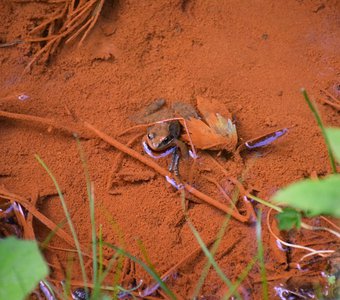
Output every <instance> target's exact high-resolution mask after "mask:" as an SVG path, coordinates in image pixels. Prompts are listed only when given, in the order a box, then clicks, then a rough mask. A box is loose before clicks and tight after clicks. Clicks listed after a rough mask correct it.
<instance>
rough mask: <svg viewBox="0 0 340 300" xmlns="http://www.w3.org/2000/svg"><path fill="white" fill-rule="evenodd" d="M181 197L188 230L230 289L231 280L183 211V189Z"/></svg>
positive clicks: (238, 296)
mask: <svg viewBox="0 0 340 300" xmlns="http://www.w3.org/2000/svg"><path fill="white" fill-rule="evenodd" d="M181 198H182V208H183V213H184V216H185V219H186V221H187V224H188V226H189V228H190V230H191V231H192V233H193V235H194V236H195V238H196V240H197V242H198V244H199V245H200V247H201V249H202V251H203V253H204V255H205V256H206V257H207V259H208V261H209V263H210V264H211V265H212V266H213V268H214V269H215V271H216V273H217V274H218V276H219V277H220V279H221V280H222V281H223V282H224V284H225V285H227V286H228V287H229V289H232V288H233V284H232V282H231V281H230V280H229V279H228V278H227V276H225V274H224V273H223V271H222V270H221V268H220V267H219V265H218V264H217V262H216V261H215V259H214V257H213V255H212V254H211V253H210V251H209V249H208V247H207V246H206V244H205V243H204V241H203V240H202V238H201V236H200V234H199V233H198V231H197V230H196V228H195V226H194V225H193V224H192V223H191V220H190V218H189V216H188V215H187V213H186V211H185V194H184V191H183V190H182V191H181ZM235 296H236V297H237V298H238V299H241V296H240V295H239V294H238V293H237V292H236V293H235Z"/></svg>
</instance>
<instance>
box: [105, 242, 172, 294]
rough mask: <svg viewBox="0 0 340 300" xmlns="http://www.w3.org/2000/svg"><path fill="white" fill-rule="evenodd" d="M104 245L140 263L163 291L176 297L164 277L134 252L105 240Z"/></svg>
mask: <svg viewBox="0 0 340 300" xmlns="http://www.w3.org/2000/svg"><path fill="white" fill-rule="evenodd" d="M104 245H106V246H107V247H110V248H111V249H114V250H116V251H117V252H118V253H119V254H122V255H124V256H126V257H128V258H129V259H131V260H132V261H134V262H135V263H137V264H139V265H140V266H141V267H142V268H143V269H144V270H145V271H146V272H148V273H149V274H150V276H152V278H153V279H154V280H156V281H157V283H158V284H159V286H160V287H161V288H162V289H163V291H164V292H165V293H166V294H167V295H168V296H169V297H170V298H171V299H174V300H175V299H176V296H175V295H174V293H173V292H172V291H171V290H170V289H169V288H168V287H167V285H166V284H165V283H164V282H163V281H162V279H161V278H160V277H159V275H158V274H157V273H156V272H154V271H153V270H152V269H151V268H149V267H148V265H147V264H145V263H144V262H143V261H141V260H140V259H138V258H137V257H135V256H133V255H132V254H130V253H129V252H127V251H125V250H123V249H121V248H119V247H117V246H114V245H111V244H109V243H106V242H104Z"/></svg>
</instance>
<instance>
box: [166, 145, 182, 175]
mask: <svg viewBox="0 0 340 300" xmlns="http://www.w3.org/2000/svg"><path fill="white" fill-rule="evenodd" d="M179 159H180V151H179V149H178V147H176V149H175V150H174V152H173V153H172V158H171V163H170V166H169V171H170V172H173V173H174V174H175V175H176V176H179V169H178V166H179Z"/></svg>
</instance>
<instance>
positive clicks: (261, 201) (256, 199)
mask: <svg viewBox="0 0 340 300" xmlns="http://www.w3.org/2000/svg"><path fill="white" fill-rule="evenodd" d="M247 197H248V198H251V199H253V200H255V201H256V202H259V203H261V204H263V205H265V206H268V207H270V208H272V209H275V210H276V211H278V212H282V208H281V207H279V206H277V205H275V204H273V203H270V202H268V201H266V200H263V199H261V198H259V197H256V196H254V195H251V194H248V195H247Z"/></svg>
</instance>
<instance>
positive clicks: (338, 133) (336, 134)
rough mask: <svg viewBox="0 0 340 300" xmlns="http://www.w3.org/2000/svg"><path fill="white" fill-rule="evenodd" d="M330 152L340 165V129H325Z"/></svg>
mask: <svg viewBox="0 0 340 300" xmlns="http://www.w3.org/2000/svg"><path fill="white" fill-rule="evenodd" d="M325 130H326V135H327V137H328V139H329V143H330V145H331V149H332V152H333V154H334V156H335V158H336V160H337V161H338V163H340V128H325Z"/></svg>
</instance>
